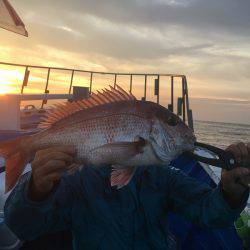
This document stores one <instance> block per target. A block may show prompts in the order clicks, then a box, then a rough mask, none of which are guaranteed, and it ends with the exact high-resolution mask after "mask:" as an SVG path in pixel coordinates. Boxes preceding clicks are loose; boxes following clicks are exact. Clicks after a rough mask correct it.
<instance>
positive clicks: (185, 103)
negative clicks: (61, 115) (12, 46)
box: [0, 62, 193, 129]
mask: <svg viewBox="0 0 250 250" xmlns="http://www.w3.org/2000/svg"><path fill="white" fill-rule="evenodd" d="M0 65H5V66H13V67H20V68H23V69H25V71H24V77H23V82H22V85H21V89H20V93H21V94H22V93H23V92H24V89H25V87H26V86H28V83H29V75H30V69H40V70H41V69H42V70H47V77H46V82H45V87H44V93H45V94H49V82H50V74H51V71H52V70H57V71H61V72H65V71H68V72H69V73H71V77H70V81H69V88H68V94H71V92H72V86H73V84H74V77H75V73H77V72H78V73H85V74H88V75H89V92H90V94H91V92H92V89H93V83H94V82H93V79H94V76H95V75H109V76H113V85H114V87H115V86H116V84H117V77H118V76H129V77H130V81H129V91H130V92H131V93H132V92H133V89H135V88H136V86H134V77H135V76H144V94H143V97H142V100H145V101H146V100H147V87H148V78H149V77H155V86H154V91H155V96H156V97H157V101H156V102H157V103H158V104H159V103H160V96H161V95H160V85H161V83H162V77H169V78H170V84H171V93H170V94H171V99H170V104H169V105H168V108H169V109H170V110H171V111H174V85H175V80H176V79H177V78H178V79H181V82H182V96H181V97H180V98H181V103H182V107H181V109H182V112H181V113H179V115H180V116H182V119H183V121H184V122H186V123H187V124H188V125H189V127H190V128H192V129H193V117H192V110H191V109H190V106H189V96H188V84H187V78H186V76H185V75H182V74H160V73H155V74H154V73H117V72H101V71H89V70H81V69H70V68H59V67H46V66H35V65H25V64H16V63H7V62H0ZM46 102H47V100H43V102H42V107H43V106H44V104H46Z"/></svg>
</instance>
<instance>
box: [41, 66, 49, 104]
mask: <svg viewBox="0 0 250 250" xmlns="http://www.w3.org/2000/svg"><path fill="white" fill-rule="evenodd" d="M49 77H50V68H48V74H47V80H46V85H45V90H44V93H45V94H48V93H49V90H48V86H49ZM46 103H47V100H43V102H42V106H41V108H43V107H44V105H45V104H46Z"/></svg>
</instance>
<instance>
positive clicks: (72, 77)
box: [69, 70, 75, 94]
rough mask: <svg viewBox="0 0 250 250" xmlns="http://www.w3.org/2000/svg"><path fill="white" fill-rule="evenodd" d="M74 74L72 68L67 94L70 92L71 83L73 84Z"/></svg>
mask: <svg viewBox="0 0 250 250" xmlns="http://www.w3.org/2000/svg"><path fill="white" fill-rule="evenodd" d="M74 74H75V70H72V73H71V79H70V86H69V94H70V93H71V89H72V85H73V80H74Z"/></svg>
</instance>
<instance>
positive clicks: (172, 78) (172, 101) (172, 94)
mask: <svg viewBox="0 0 250 250" xmlns="http://www.w3.org/2000/svg"><path fill="white" fill-rule="evenodd" d="M171 106H172V112H174V77H173V76H171Z"/></svg>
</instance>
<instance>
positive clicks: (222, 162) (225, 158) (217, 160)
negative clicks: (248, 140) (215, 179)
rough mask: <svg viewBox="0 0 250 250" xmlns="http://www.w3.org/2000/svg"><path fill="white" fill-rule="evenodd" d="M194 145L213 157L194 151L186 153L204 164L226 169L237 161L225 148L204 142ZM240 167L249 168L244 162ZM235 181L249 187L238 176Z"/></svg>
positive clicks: (235, 164) (229, 168)
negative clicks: (208, 152)
mask: <svg viewBox="0 0 250 250" xmlns="http://www.w3.org/2000/svg"><path fill="white" fill-rule="evenodd" d="M195 147H196V148H198V149H199V148H200V149H205V150H206V151H210V152H211V153H212V154H213V155H214V156H215V157H213V158H207V157H204V156H200V155H197V154H196V153H195V152H188V153H187V154H188V155H189V156H190V157H191V158H192V159H194V160H197V161H199V162H202V163H206V164H208V165H211V166H215V167H218V168H222V169H225V170H228V171H230V170H232V169H234V168H236V167H237V162H236V159H235V157H234V155H233V153H231V152H229V151H227V150H223V149H220V148H217V147H215V146H211V145H208V144H205V143H200V142H196V143H195ZM249 165H250V163H249ZM241 167H246V168H249V167H250V166H247V164H245V165H244V166H243V165H242V166H241ZM235 182H236V183H238V184H240V185H242V186H244V188H247V189H249V186H247V185H245V184H244V183H243V182H242V181H241V180H240V178H237V179H236V180H235Z"/></svg>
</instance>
